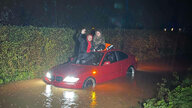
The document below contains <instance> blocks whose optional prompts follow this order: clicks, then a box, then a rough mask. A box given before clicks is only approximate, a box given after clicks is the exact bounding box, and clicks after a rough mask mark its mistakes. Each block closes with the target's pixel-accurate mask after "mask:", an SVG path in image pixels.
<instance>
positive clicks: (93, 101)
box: [0, 64, 172, 108]
mask: <svg viewBox="0 0 192 108" xmlns="http://www.w3.org/2000/svg"><path fill="white" fill-rule="evenodd" d="M138 66H139V67H138V71H137V72H136V74H135V77H134V79H131V78H128V77H120V78H118V79H114V80H111V81H108V82H105V83H101V84H97V85H96V87H95V88H94V89H91V88H89V89H65V88H58V87H54V86H51V85H47V84H45V83H44V82H43V81H42V80H41V79H34V80H27V81H19V82H16V83H10V84H6V85H1V86H0V108H132V107H137V108H139V107H140V104H139V103H140V102H142V101H143V99H146V98H150V97H153V96H154V95H155V93H156V90H157V85H156V84H157V82H160V81H161V79H162V77H169V76H170V73H169V74H168V73H166V71H170V70H171V69H172V68H171V69H170V68H169V66H167V67H166V66H162V67H160V65H158V66H157V67H158V68H157V67H155V66H156V65H155V64H153V65H152V64H145V65H138ZM157 71H158V72H157Z"/></svg>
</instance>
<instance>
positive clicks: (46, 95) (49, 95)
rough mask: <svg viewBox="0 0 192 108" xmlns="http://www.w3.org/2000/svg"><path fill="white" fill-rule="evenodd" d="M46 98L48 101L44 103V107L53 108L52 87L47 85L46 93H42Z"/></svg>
mask: <svg viewBox="0 0 192 108" xmlns="http://www.w3.org/2000/svg"><path fill="white" fill-rule="evenodd" d="M42 94H43V95H44V96H45V97H46V100H45V102H44V103H43V106H45V107H46V108H51V107H52V105H51V102H52V100H53V99H52V98H51V97H52V95H53V94H52V92H51V85H46V87H45V91H44V92H43V93H42Z"/></svg>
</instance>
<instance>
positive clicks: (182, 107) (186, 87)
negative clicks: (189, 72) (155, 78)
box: [143, 76, 192, 108]
mask: <svg viewBox="0 0 192 108" xmlns="http://www.w3.org/2000/svg"><path fill="white" fill-rule="evenodd" d="M175 84H176V87H175V88H174V89H171V88H170V86H167V85H168V83H167V80H166V79H164V81H163V83H161V84H159V86H160V88H159V91H158V95H157V97H155V98H152V99H148V100H146V101H145V102H144V103H143V105H144V108H191V107H192V103H191V101H192V95H191V94H192V79H191V77H187V78H186V79H184V80H183V81H179V79H178V76H177V78H176V83H174V84H172V85H174V86H175Z"/></svg>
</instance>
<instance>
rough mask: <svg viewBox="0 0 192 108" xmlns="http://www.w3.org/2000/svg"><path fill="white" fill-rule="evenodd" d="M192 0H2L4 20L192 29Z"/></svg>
mask: <svg viewBox="0 0 192 108" xmlns="http://www.w3.org/2000/svg"><path fill="white" fill-rule="evenodd" d="M191 10H192V8H191V4H190V0H1V2H0V23H1V24H4V25H7V24H10V25H33V26H51V27H53V26H54V27H55V26H56V27H65V26H70V27H82V26H95V27H100V28H116V27H118V28H130V29H135V28H136V29H161V28H163V27H176V28H178V27H182V28H191V25H192V21H191V19H192V15H191Z"/></svg>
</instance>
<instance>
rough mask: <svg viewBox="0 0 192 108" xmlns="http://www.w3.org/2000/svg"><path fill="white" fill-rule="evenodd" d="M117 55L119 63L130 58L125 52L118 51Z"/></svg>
mask: <svg viewBox="0 0 192 108" xmlns="http://www.w3.org/2000/svg"><path fill="white" fill-rule="evenodd" d="M116 53H117V57H118V61H120V60H124V59H127V58H128V55H127V54H125V53H123V52H120V51H117V52H116Z"/></svg>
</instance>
